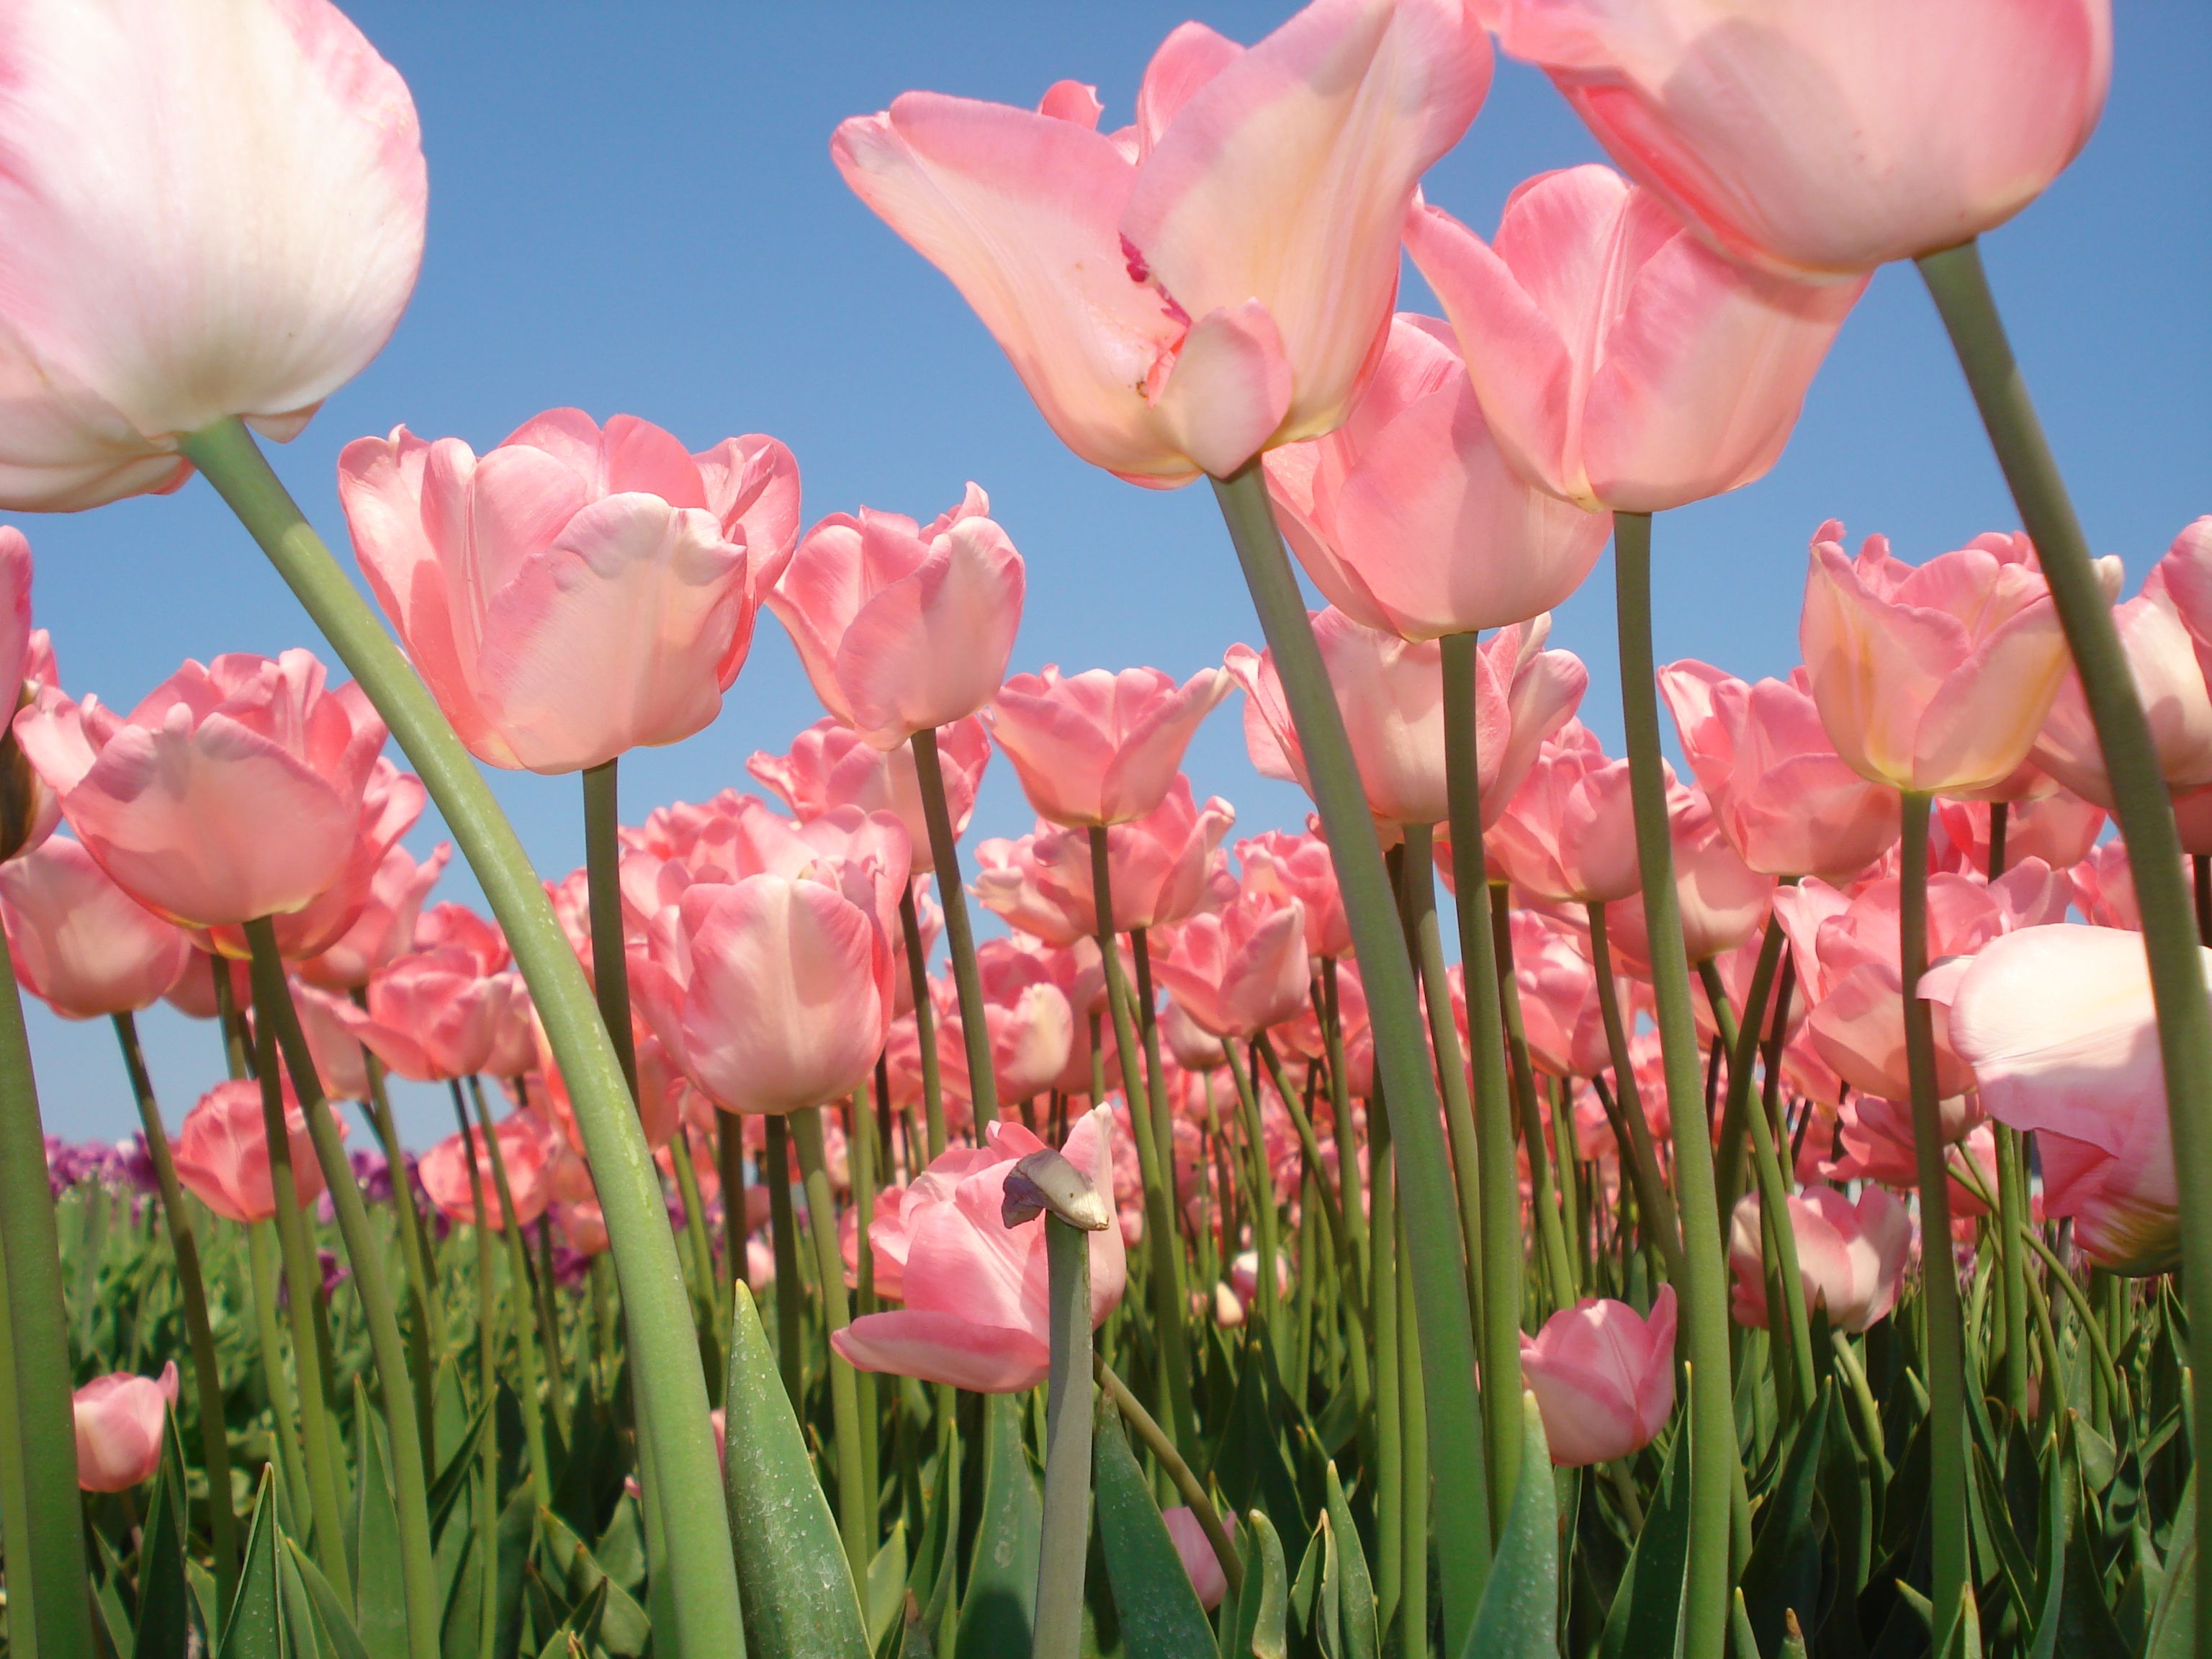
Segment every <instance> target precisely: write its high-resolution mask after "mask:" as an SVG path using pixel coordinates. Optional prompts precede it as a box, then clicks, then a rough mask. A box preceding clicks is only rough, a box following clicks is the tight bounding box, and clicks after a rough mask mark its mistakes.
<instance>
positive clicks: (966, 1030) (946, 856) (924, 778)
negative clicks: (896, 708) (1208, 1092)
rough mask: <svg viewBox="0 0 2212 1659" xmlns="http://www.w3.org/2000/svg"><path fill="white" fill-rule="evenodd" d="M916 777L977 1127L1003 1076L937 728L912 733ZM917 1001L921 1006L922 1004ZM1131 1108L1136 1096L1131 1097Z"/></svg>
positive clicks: (993, 1105) (989, 1111) (991, 1107)
mask: <svg viewBox="0 0 2212 1659" xmlns="http://www.w3.org/2000/svg"><path fill="white" fill-rule="evenodd" d="M913 742H914V770H915V777H916V778H917V779H918V780H919V781H920V782H921V816H922V821H923V823H925V824H926V825H927V827H928V830H929V862H930V866H931V868H932V869H933V871H934V872H935V873H936V876H937V902H939V904H940V905H942V906H944V908H945V945H946V948H947V949H948V950H949V951H951V957H952V987H953V989H954V991H955V992H957V994H958V995H959V998H960V1041H961V1045H962V1047H963V1048H965V1049H966V1050H967V1054H968V1098H969V1102H970V1103H972V1105H973V1107H974V1109H975V1132H976V1133H977V1134H979V1135H980V1134H981V1133H982V1131H983V1126H984V1125H985V1124H986V1123H988V1122H990V1121H992V1120H993V1119H994V1118H996V1117H997V1116H998V1115H999V1079H998V1073H996V1072H995V1071H994V1070H993V1068H992V1066H991V1027H990V1023H989V1021H988V1019H987V1018H986V1016H985V1014H984V1011H983V977H982V975H981V972H980V971H979V970H978V969H977V968H976V966H975V933H974V930H973V929H971V928H970V927H969V925H968V894H967V891H966V890H965V889H963V887H962V886H961V885H960V845H959V842H958V841H957V838H956V837H955V836H953V833H952V816H951V811H950V810H949V809H948V808H947V807H946V805H945V769H944V767H943V766H942V765H941V764H940V763H939V758H938V753H937V733H936V732H933V731H921V732H915V734H914V738H913ZM915 1006H916V1007H917V1008H919V1007H920V1006H921V1005H920V1003H918V1002H917V1003H916V1004H915ZM1129 1098H1130V1102H1131V1105H1132V1109H1133V1107H1134V1104H1135V1102H1136V1100H1137V1098H1138V1097H1136V1096H1134V1095H1132V1096H1131V1097H1129Z"/></svg>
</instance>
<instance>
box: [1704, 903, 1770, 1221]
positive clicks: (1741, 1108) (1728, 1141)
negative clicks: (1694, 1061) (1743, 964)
mask: <svg viewBox="0 0 2212 1659" xmlns="http://www.w3.org/2000/svg"><path fill="white" fill-rule="evenodd" d="M1785 942H1786V941H1785V939H1784V935H1783V932H1782V919H1781V917H1779V916H1778V915H1775V914H1774V912H1773V911H1772V910H1771V909H1770V910H1769V911H1768V912H1767V915H1766V933H1765V937H1764V938H1762V939H1760V940H1759V960H1758V961H1757V962H1756V963H1754V964H1753V967H1752V970H1751V984H1750V987H1748V988H1747V990H1746V991H1745V993H1744V998H1743V1018H1742V1023H1741V1024H1739V1025H1738V1026H1737V1027H1736V1032H1735V1042H1731V1043H1730V1044H1729V1055H1728V1094H1727V1096H1726V1097H1725V1098H1724V1100H1723V1103H1722V1106H1721V1138H1720V1167H1719V1169H1718V1170H1717V1172H1716V1174H1715V1177H1714V1180H1715V1191H1716V1193H1717V1199H1716V1203H1717V1206H1718V1208H1719V1210H1720V1212H1721V1215H1722V1217H1723V1218H1724V1219H1725V1218H1727V1217H1728V1216H1729V1215H1730V1214H1732V1213H1734V1212H1735V1201H1736V1200H1737V1198H1738V1197H1740V1196H1741V1194H1742V1192H1743V1149H1744V1146H1745V1143H1746V1139H1747V1137H1746V1133H1745V1129H1744V1118H1745V1115H1746V1114H1747V1113H1748V1112H1749V1110H1750V1109H1751V1101H1752V1092H1751V1090H1752V1073H1753V1070H1754V1069H1755V1067H1756V1065H1757V1062H1758V1060H1759V1037H1760V1036H1761V1034H1762V1033H1763V1032H1764V1031H1765V1029H1766V1016H1767V1005H1768V1003H1769V1002H1770V1001H1771V1000H1772V998H1773V995H1774V975H1775V974H1776V973H1777V972H1778V970H1779V969H1780V968H1781V965H1782V951H1783V949H1784V944H1785Z"/></svg>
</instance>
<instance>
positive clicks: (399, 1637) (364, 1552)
mask: <svg viewBox="0 0 2212 1659" xmlns="http://www.w3.org/2000/svg"><path fill="white" fill-rule="evenodd" d="M353 1411H354V1419H353V1424H354V1440H355V1447H354V1463H355V1468H356V1470H357V1471H358V1474H357V1475H356V1480H355V1483H354V1492H353V1515H354V1523H353V1537H354V1550H355V1556H354V1563H353V1583H354V1627H355V1628H356V1630H357V1631H359V1632H360V1635H361V1644H362V1648H363V1649H364V1650H367V1653H368V1659H407V1597H406V1593H405V1587H404V1578H403V1576H402V1572H401V1569H400V1565H399V1511H398V1507H397V1506H396V1505H395V1504H393V1502H392V1474H391V1470H390V1468H389V1467H388V1454H387V1453H386V1450H385V1442H384V1436H383V1434H382V1432H381V1431H380V1427H381V1425H380V1419H378V1417H377V1416H376V1414H375V1413H374V1410H373V1409H372V1408H371V1407H370V1405H369V1403H368V1389H365V1388H363V1387H362V1384H361V1382H360V1380H359V1379H358V1378H356V1380H355V1382H354V1385H353ZM309 1588H310V1589H312V1588H313V1586H312V1585H310V1587H309Z"/></svg>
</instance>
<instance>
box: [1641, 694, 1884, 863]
mask: <svg viewBox="0 0 2212 1659" xmlns="http://www.w3.org/2000/svg"><path fill="white" fill-rule="evenodd" d="M1659 691H1660V695H1661V696H1662V697H1664V698H1665V699H1666V702H1667V707H1668V711H1669V712H1670V713H1671V714H1673V715H1674V730H1675V731H1676V732H1678V733H1679V734H1680V737H1681V739H1682V752H1683V754H1684V755H1685V756H1686V757H1688V759H1689V763H1690V769H1691V770H1692V772H1694V773H1696V775H1697V778H1698V783H1699V787H1701V788H1703V789H1704V790H1705V794H1706V797H1707V798H1708V799H1710V800H1711V802H1712V805H1713V810H1714V811H1715V812H1716V813H1717V815H1718V817H1719V823H1720V828H1721V831H1722V833H1723V835H1725V836H1727V837H1728V838H1729V844H1730V845H1731V846H1733V847H1734V848H1735V850H1736V852H1737V853H1738V854H1740V855H1741V858H1742V859H1743V861H1744V862H1745V863H1746V864H1747V865H1749V866H1751V867H1752V868H1753V869H1754V870H1756V871H1758V872H1759V873H1760V874H1762V875H1768V876H1822V877H1826V878H1828V879H1830V880H1832V881H1843V880H1846V879H1848V878H1850V877H1852V876H1855V875H1857V874H1858V872H1860V871H1862V870H1863V869H1865V868H1866V866H1868V865H1869V864H1871V863H1873V862H1874V861H1875V860H1876V859H1878V858H1880V857H1881V855H1882V854H1884V853H1886V852H1887V851H1888V850H1889V848H1891V847H1892V846H1893V845H1895V843H1896V841H1897V836H1898V820H1897V804H1896V802H1895V801H1894V800H1893V799H1892V798H1891V794H1890V792H1889V791H1888V790H1887V789H1885V788H1884V787H1882V786H1881V785H1880V784H1878V783H1869V781H1867V780H1866V779H1864V778H1863V777H1861V776H1860V775H1859V774H1858V773H1857V771H1855V770H1853V769H1852V768H1851V767H1850V764H1849V763H1847V762H1846V761H1845V760H1844V758H1843V757H1842V756H1840V755H1838V753H1837V752H1836V746H1835V744H1832V743H1831V742H1829V741H1828V734H1827V732H1826V729H1825V728H1824V727H1823V726H1821V724H1820V710H1819V709H1818V708H1815V707H1814V702H1813V691H1812V686H1811V684H1810V682H1809V681H1808V679H1807V678H1806V674H1805V671H1804V670H1803V669H1802V668H1800V669H1796V670H1794V671H1792V672H1791V674H1790V678H1788V679H1787V680H1760V681H1759V683H1758V684H1755V685H1747V684H1744V683H1743V682H1742V681H1741V680H1739V679H1735V678H1732V677H1730V676H1729V675H1727V674H1724V673H1723V672H1722V671H1720V670H1719V669H1717V668H1712V667H1709V666H1707V665H1705V664H1704V663H1701V662H1677V663H1669V664H1668V665H1667V666H1666V667H1664V668H1662V669H1661V670H1660V671H1659Z"/></svg>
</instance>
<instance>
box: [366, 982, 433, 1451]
mask: <svg viewBox="0 0 2212 1659" xmlns="http://www.w3.org/2000/svg"><path fill="white" fill-rule="evenodd" d="M354 1000H355V1002H356V1004H358V1005H360V1006H362V1007H366V1006H368V995H367V993H366V992H365V991H360V990H356V992H355V993H354ZM361 1063H362V1069H363V1070H364V1071H365V1072H366V1073H368V1118H369V1124H370V1126H371V1127H373V1128H374V1130H375V1131H376V1139H377V1142H378V1144H379V1145H380V1146H382V1147H383V1148H384V1161H385V1165H386V1168H387V1169H388V1170H390V1171H391V1174H392V1208H393V1209H394V1210H395V1211H396V1212H398V1217H399V1260H400V1263H401V1266H402V1267H404V1270H405V1272H406V1274H407V1294H408V1297H409V1299H410V1300H411V1301H412V1302H413V1303H414V1304H415V1316H414V1318H413V1319H411V1320H410V1321H409V1322H408V1326H407V1358H408V1364H409V1369H410V1371H411V1372H412V1374H413V1378H414V1386H415V1421H416V1425H417V1426H418V1427H419V1428H420V1429H421V1430H422V1461H423V1462H424V1463H425V1464H428V1463H433V1462H436V1461H437V1447H436V1444H435V1435H436V1431H437V1430H436V1424H437V1399H436V1389H437V1376H438V1365H439V1363H440V1362H441V1360H442V1359H443V1358H445V1347H446V1341H445V1334H444V1328H445V1316H444V1314H443V1312H442V1310H441V1307H440V1305H439V1301H438V1292H437V1287H436V1285H435V1283H434V1275H433V1274H432V1273H431V1271H430V1245H429V1241H428V1237H427V1231H426V1229H425V1228H424V1226H423V1222H422V1212H421V1211H420V1210H418V1209H416V1207H415V1185H414V1183H413V1182H411V1181H410V1180H409V1179H408V1178H407V1162H406V1159H405V1158H404V1157H403V1156H402V1151H401V1147H400V1144H399V1124H398V1120H397V1119H395V1118H394V1117H393V1116H392V1097H391V1094H390V1092H389V1091H387V1090H386V1087H385V1083H384V1066H383V1063H382V1062H381V1061H380V1060H378V1059H377V1057H376V1055H375V1054H374V1053H373V1052H372V1051H371V1050H370V1049H369V1048H368V1046H367V1045H366V1044H363V1045H362V1048H361Z"/></svg>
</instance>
